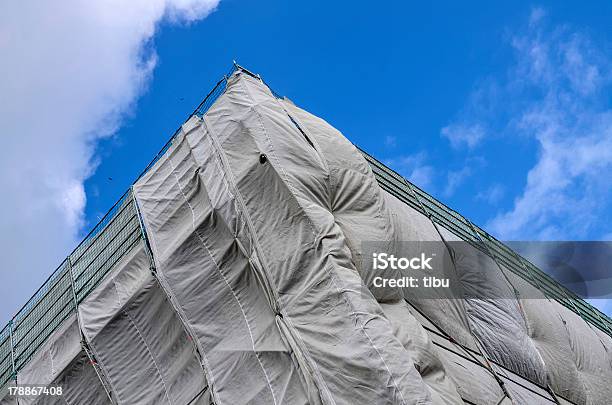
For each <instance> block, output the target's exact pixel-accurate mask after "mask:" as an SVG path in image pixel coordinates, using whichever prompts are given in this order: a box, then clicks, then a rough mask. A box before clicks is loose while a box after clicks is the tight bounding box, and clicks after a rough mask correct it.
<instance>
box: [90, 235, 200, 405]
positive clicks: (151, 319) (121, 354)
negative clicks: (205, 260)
mask: <svg viewBox="0 0 612 405" xmlns="http://www.w3.org/2000/svg"><path fill="white" fill-rule="evenodd" d="M79 313H80V315H81V321H82V324H83V330H84V333H85V337H86V338H87V341H88V343H89V346H90V347H91V350H92V352H93V353H94V355H95V357H96V360H97V361H98V363H99V365H100V367H101V368H102V370H103V371H104V374H105V376H106V377H107V378H108V382H109V385H110V387H112V391H113V394H114V399H115V400H116V402H117V403H119V404H168V405H173V404H187V403H189V401H192V400H194V402H192V403H195V404H200V403H202V402H198V401H196V400H197V399H198V398H199V397H198V393H200V392H201V391H202V390H204V389H205V388H206V387H207V384H206V379H205V377H204V372H203V370H202V367H201V365H200V363H199V361H198V359H197V356H196V353H195V348H194V345H193V343H192V342H191V340H190V339H189V337H188V335H187V333H186V332H185V329H184V327H183V324H182V322H181V321H180V319H179V318H178V316H177V315H176V312H175V311H174V309H173V308H172V306H171V305H170V303H169V301H168V299H167V298H166V295H165V294H164V292H163V290H162V289H161V288H160V286H159V284H158V283H157V281H156V280H155V279H154V278H153V276H152V273H151V270H150V260H149V258H148V256H147V254H146V253H145V250H144V247H143V245H142V244H139V245H138V246H137V247H136V248H134V249H133V250H132V251H131V252H130V253H129V254H128V255H126V256H125V257H124V258H123V259H122V261H121V263H119V265H118V266H116V267H115V269H114V270H113V271H112V272H111V273H110V274H109V275H107V277H106V278H105V279H104V281H103V282H102V283H101V284H100V285H99V286H98V287H97V288H96V289H95V290H94V291H93V292H92V293H91V294H90V295H89V296H88V297H87V299H86V300H85V301H84V302H82V303H81V305H80V306H79ZM143 387H146V389H143Z"/></svg>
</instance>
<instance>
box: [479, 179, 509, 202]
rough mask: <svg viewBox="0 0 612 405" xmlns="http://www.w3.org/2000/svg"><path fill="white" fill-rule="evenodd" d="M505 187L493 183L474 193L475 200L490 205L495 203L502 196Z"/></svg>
mask: <svg viewBox="0 0 612 405" xmlns="http://www.w3.org/2000/svg"><path fill="white" fill-rule="evenodd" d="M505 193H506V189H505V187H504V186H503V185H501V184H493V185H492V186H491V187H489V188H488V189H486V190H484V191H480V192H478V193H477V194H476V199H477V200H482V201H485V202H487V203H489V204H491V205H496V204H497V203H498V202H500V201H501V199H502V198H503V197H504V194H505Z"/></svg>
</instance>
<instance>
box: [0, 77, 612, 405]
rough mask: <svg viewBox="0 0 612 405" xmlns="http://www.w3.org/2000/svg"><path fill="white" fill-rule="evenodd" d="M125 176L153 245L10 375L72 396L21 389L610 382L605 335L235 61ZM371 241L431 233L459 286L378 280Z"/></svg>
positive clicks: (325, 390)
mask: <svg viewBox="0 0 612 405" xmlns="http://www.w3.org/2000/svg"><path fill="white" fill-rule="evenodd" d="M379 170H380V169H379ZM398 178H400V177H398ZM400 179H401V178H400ZM405 185H406V190H404V191H406V192H408V191H409V185H408V183H405ZM133 192H134V197H135V202H136V203H137V206H138V211H139V215H140V218H141V220H142V222H143V235H144V236H146V241H143V242H142V243H139V244H138V245H137V246H136V247H134V248H133V249H132V250H131V251H130V252H129V253H128V254H126V255H124V257H123V258H122V259H121V260H120V261H119V262H118V263H116V264H115V265H114V266H113V269H112V270H111V271H110V272H109V273H108V274H107V275H106V276H105V277H104V278H103V280H102V281H101V282H100V284H99V285H98V286H97V287H96V288H95V289H94V290H93V291H92V292H91V293H90V294H89V295H88V296H87V297H86V298H85V300H84V301H83V302H82V303H81V304H80V305H79V308H78V315H79V317H78V319H77V317H75V316H72V317H70V318H68V319H67V320H66V321H65V322H64V323H63V324H62V325H61V326H60V327H59V328H58V329H57V330H56V331H55V332H54V333H53V334H52V335H51V336H50V337H49V338H48V339H47V341H46V342H45V343H44V344H43V346H42V347H41V348H40V349H39V350H38V352H37V353H36V354H35V355H34V357H33V358H32V360H31V361H30V362H29V363H28V364H27V365H26V366H25V367H24V368H23V369H22V370H21V371H20V372H19V374H18V376H17V378H18V381H19V383H20V384H27V383H32V384H36V385H41V384H42V385H47V386H49V385H60V386H62V387H63V389H64V397H62V398H51V397H44V398H43V397H41V398H38V399H23V400H21V399H20V402H19V403H24V404H26V403H27V404H30V403H35V404H56V403H57V404H60V403H62V404H65V403H69V404H106V403H109V399H108V397H107V394H106V392H105V390H104V385H103V383H104V384H105V385H106V386H107V387H108V389H109V390H110V391H111V396H112V398H113V400H114V401H115V402H116V403H119V404H172V405H183V404H187V403H191V404H199V405H210V404H212V403H215V404H217V405H222V404H229V405H234V404H266V405H267V404H274V405H280V404H292V405H293V404H297V405H300V404H314V405H317V404H339V405H340V404H347V405H348V404H401V405H404V404H436V405H438V404H440V405H441V404H461V403H474V404H479V405H481V404H482V405H498V404H506V405H508V404H514V405H532V404H543V405H547V404H554V403H555V401H558V402H559V403H561V404H563V405H566V404H579V405H587V404H589V405H591V404H593V405H594V404H605V403H608V402H609V399H610V398H612V391H611V390H612V388H611V387H612V384H610V382H611V381H612V355H611V353H612V338H610V336H609V335H607V334H606V333H604V332H602V331H601V330H598V329H597V328H595V327H594V326H592V325H590V324H588V323H586V322H585V321H584V320H583V319H581V318H580V317H579V316H578V315H576V313H575V312H573V311H571V310H569V309H568V308H566V307H564V306H562V305H561V304H560V303H558V302H556V301H551V300H548V299H547V298H546V297H545V296H544V295H542V294H541V293H539V292H538V291H537V288H536V287H537V286H536V287H534V285H533V283H531V282H530V281H529V280H524V279H522V278H519V277H518V276H516V275H515V274H513V273H511V272H509V271H508V270H507V269H506V268H504V267H503V266H501V265H499V264H498V263H496V262H495V260H494V259H492V258H491V257H489V256H488V255H486V254H485V253H484V252H481V251H479V250H476V249H473V248H470V247H469V246H468V245H466V248H460V247H459V248H458V247H456V245H453V244H449V243H446V244H445V243H443V242H452V241H456V240H459V238H458V237H457V236H456V235H455V234H453V233H452V232H451V231H449V230H447V229H445V228H444V227H442V226H440V225H437V224H434V223H433V222H432V221H431V220H430V219H429V218H428V217H426V216H424V215H423V214H421V213H420V212H418V211H417V210H415V209H414V208H412V207H411V206H410V205H408V204H405V203H404V202H402V201H401V200H400V199H398V198H396V197H395V196H394V195H391V194H390V193H388V192H387V191H383V190H382V188H380V187H379V185H378V184H377V177H376V175H375V172H374V171H373V169H372V167H371V166H370V164H369V163H368V162H367V161H366V160H365V159H364V158H363V156H362V155H361V153H360V152H359V151H358V150H357V149H356V148H355V147H354V146H353V145H352V144H351V143H350V142H349V141H348V140H347V139H346V138H344V136H343V135H342V134H341V133H340V132H338V131H337V130H336V129H334V128H333V127H332V126H330V125H329V124H328V123H327V122H325V121H324V120H322V119H320V118H318V117H315V116H313V115H312V114H310V113H308V112H306V111H304V110H302V109H301V108H299V107H297V106H295V105H294V104H293V103H291V102H290V101H288V100H286V99H285V100H279V99H277V98H276V97H274V96H273V95H272V93H271V91H270V90H269V89H268V87H267V86H266V85H265V84H264V83H263V82H262V81H261V80H260V79H259V78H256V77H253V76H251V75H249V74H246V73H245V72H242V71H240V70H238V72H236V73H234V74H233V75H232V76H231V77H230V78H229V79H228V82H227V87H226V89H225V91H224V93H223V94H222V95H221V96H220V97H219V98H218V99H217V100H216V101H215V103H214V104H213V105H212V107H211V108H210V109H209V110H208V112H207V113H206V114H205V115H204V116H203V117H198V116H193V117H192V118H190V119H189V120H188V121H187V122H185V124H184V125H183V126H182V128H181V130H180V131H179V133H178V135H177V136H176V137H175V138H174V139H173V142H172V144H171V145H170V146H169V147H168V149H167V150H166V151H165V152H164V154H163V155H162V156H161V157H160V158H159V159H158V160H157V161H156V163H155V164H154V165H153V166H152V167H151V169H150V170H149V171H148V172H147V173H146V174H145V175H144V176H142V177H141V178H140V179H139V180H138V181H137V182H136V184H135V185H134V188H133ZM372 241H376V242H377V243H379V244H380V246H381V247H382V248H383V249H384V250H385V251H388V252H389V253H396V254H397V253H399V252H400V246H401V242H406V241H412V242H415V243H414V246H415V247H414V248H415V249H416V250H418V248H419V246H420V245H419V243H425V242H431V241H434V242H440V246H441V250H440V252H438V253H439V254H440V255H443V256H444V257H445V258H447V259H448V260H449V261H451V262H452V264H453V266H451V267H452V268H451V269H434V270H433V271H438V272H439V273H436V274H435V275H436V276H439V277H445V278H449V279H451V280H452V282H453V283H457V284H459V285H461V287H462V291H463V292H464V294H465V296H464V297H457V296H453V295H452V294H451V293H450V292H449V293H445V292H443V291H442V290H437V294H438V295H437V296H435V297H431V296H421V294H420V292H419V291H418V290H417V291H412V292H407V290H404V289H399V288H390V287H385V288H375V287H374V285H373V276H374V274H372V273H371V272H369V271H368V270H367V267H366V266H364V260H365V259H366V258H365V257H364V255H365V253H364V252H365V249H364V244H365V243H368V242H372ZM423 246H424V245H423ZM416 273H417V275H421V274H420V273H418V271H417V272H416ZM428 274H430V275H431V272H428ZM538 294H540V295H539V296H540V298H539V299H534V298H533V297H538ZM526 297H529V298H526ZM79 326H80V328H81V329H79ZM81 334H82V335H83V337H84V339H85V342H86V345H87V347H89V348H91V351H92V353H93V355H94V356H95V358H96V361H97V364H96V365H97V367H98V369H99V371H100V374H99V375H98V374H96V368H94V367H93V365H92V364H91V362H90V361H89V359H88V357H87V355H86V353H85V352H84V351H83V347H82V344H81ZM487 360H490V361H487ZM492 370H493V371H494V373H493V371H492ZM496 377H497V378H499V379H500V380H497V379H496ZM500 381H501V382H500ZM502 387H503V388H502ZM549 387H550V389H552V391H554V392H555V393H556V399H553V397H552V395H551V394H550V392H549ZM504 389H505V390H506V392H507V395H506V393H504ZM3 394H4V393H3ZM190 401H191V402H190ZM13 403H15V398H10V397H9V396H5V397H4V398H2V399H0V404H13Z"/></svg>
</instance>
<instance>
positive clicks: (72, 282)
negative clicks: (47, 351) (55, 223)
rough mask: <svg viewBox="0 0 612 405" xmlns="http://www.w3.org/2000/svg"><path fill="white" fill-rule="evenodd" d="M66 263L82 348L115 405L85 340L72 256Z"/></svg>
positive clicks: (109, 398)
mask: <svg viewBox="0 0 612 405" xmlns="http://www.w3.org/2000/svg"><path fill="white" fill-rule="evenodd" d="M66 262H67V265H68V272H69V275H70V286H71V289H72V300H73V304H74V312H75V316H76V320H77V325H78V327H79V334H80V335H81V347H82V348H83V351H84V352H85V354H86V355H87V359H88V360H89V363H90V364H91V366H92V367H93V369H94V371H95V372H96V376H97V377H98V380H99V381H100V384H102V387H103V388H104V391H105V392H106V396H107V397H108V400H109V401H110V403H111V404H114V403H115V401H113V397H112V395H111V392H110V390H109V388H108V387H107V386H106V382H105V381H104V378H103V377H102V374H101V373H100V370H99V369H98V363H97V362H96V360H95V358H94V356H93V353H92V352H91V350H90V349H89V345H88V344H87V340H86V339H85V334H84V333H83V325H82V323H81V322H82V321H81V316H80V314H79V301H78V298H77V292H76V282H75V277H74V273H73V271H72V260H70V256H68V258H67V259H66Z"/></svg>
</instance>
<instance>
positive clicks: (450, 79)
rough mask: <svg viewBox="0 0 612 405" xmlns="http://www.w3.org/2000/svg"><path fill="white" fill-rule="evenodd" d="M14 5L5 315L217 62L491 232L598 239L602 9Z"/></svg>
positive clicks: (236, 1) (159, 140)
mask: <svg viewBox="0 0 612 405" xmlns="http://www.w3.org/2000/svg"><path fill="white" fill-rule="evenodd" d="M3 7H10V6H3ZM15 7H17V6H15ZM18 7H32V8H31V9H30V10H29V12H27V13H23V12H21V13H20V15H26V16H27V17H24V18H28V19H29V21H18V22H15V23H14V24H13V23H12V21H10V20H7V19H6V17H5V18H4V20H3V19H2V17H0V22H2V23H3V24H0V26H3V25H4V27H8V28H3V29H0V49H2V50H3V54H5V55H7V56H11V57H10V58H7V60H10V61H11V62H9V63H7V66H5V67H4V68H0V73H2V76H3V77H5V79H4V81H5V82H4V83H0V86H2V87H0V90H1V89H4V90H5V92H6V93H8V94H9V96H11V97H10V99H11V100H13V101H12V103H10V104H9V103H7V102H6V99H5V101H4V102H2V104H1V105H3V107H5V108H3V109H4V110H5V113H6V117H9V118H11V117H19V118H20V120H19V121H17V120H16V119H14V122H15V123H14V124H13V125H11V122H10V120H7V122H8V124H5V127H4V128H1V124H0V129H3V132H5V133H12V132H17V131H19V132H20V133H26V135H25V136H21V137H15V139H16V140H15V141H14V143H13V144H11V145H9V146H7V148H8V153H7V154H8V155H11V156H24V155H26V156H29V159H28V160H29V161H30V164H29V165H27V166H28V167H27V168H26V169H27V170H25V169H24V170H17V169H16V168H15V167H14V166H10V164H11V162H12V160H11V162H9V160H7V163H6V167H2V168H3V170H4V171H5V173H6V172H8V171H10V172H11V173H13V174H12V175H11V176H5V178H3V179H0V181H2V186H3V187H5V189H6V188H7V187H8V190H9V191H11V192H10V193H8V194H11V195H14V196H15V197H14V200H13V201H12V202H11V201H8V202H7V203H6V204H8V205H7V206H5V209H4V210H3V211H4V212H5V214H4V215H5V216H6V217H5V218H2V221H0V226H1V228H0V238H2V242H3V243H4V244H5V246H8V245H9V244H10V243H13V245H14V248H11V249H7V252H8V253H7V257H8V258H7V259H6V260H7V263H8V265H7V267H6V268H5V269H3V270H2V277H3V279H5V280H7V281H8V283H7V285H9V284H10V285H12V286H13V287H12V288H8V287H7V288H6V291H5V290H2V291H1V292H2V294H3V295H4V296H5V297H7V298H5V302H4V305H3V308H4V306H5V307H6V308H7V309H6V312H7V314H6V318H8V317H9V316H10V314H11V312H13V311H14V310H16V309H17V308H18V306H19V305H18V304H20V303H23V302H25V300H26V299H27V297H29V295H30V294H31V292H33V291H34V290H35V289H36V288H37V287H38V285H40V283H41V282H42V281H43V280H44V279H45V278H46V276H47V275H48V274H49V273H50V272H51V271H52V270H53V268H54V267H55V266H56V265H57V264H59V262H60V261H61V259H62V258H63V257H65V256H66V255H67V254H68V253H69V252H70V250H71V249H72V248H73V247H74V246H75V244H76V243H77V241H78V240H79V239H80V238H81V237H82V236H83V235H84V234H86V233H87V232H88V230H89V229H91V227H92V226H93V225H94V224H95V223H96V222H97V221H98V218H99V217H100V216H101V215H103V214H104V212H106V210H107V209H108V208H109V207H110V206H111V205H112V204H113V203H114V202H115V201H116V200H117V199H118V198H119V196H121V194H122V193H123V192H124V191H125V190H126V189H127V188H128V187H129V185H130V184H131V182H132V181H133V180H134V179H135V178H136V176H137V175H138V173H139V172H140V171H141V169H142V168H144V167H145V166H146V164H147V163H148V161H149V160H150V159H151V158H152V157H153V156H154V155H155V154H156V153H157V151H158V150H159V148H160V147H161V146H162V145H163V144H164V143H165V141H166V140H167V139H168V137H169V136H170V135H171V134H172V133H173V132H174V130H175V129H176V128H177V127H178V126H179V125H180V124H181V123H182V122H183V121H184V120H185V119H186V118H187V116H188V114H189V113H190V112H191V111H192V110H193V108H194V107H195V106H196V105H197V104H198V103H199V101H200V100H201V99H202V98H203V97H204V95H205V94H206V93H207V92H208V91H209V90H210V88H211V87H212V86H213V85H214V83H215V82H216V81H217V80H218V79H219V77H220V76H221V75H222V74H223V73H224V72H226V71H227V70H228V68H229V67H230V65H231V62H232V60H234V59H235V60H237V61H238V62H239V63H240V64H242V65H244V66H246V67H248V68H249V69H251V70H253V71H255V72H258V73H260V74H261V75H262V76H263V77H264V78H265V80H266V81H267V82H268V83H269V84H270V85H271V86H272V87H273V88H274V89H275V90H276V91H277V92H278V93H280V94H283V95H286V96H287V97H289V98H290V99H292V100H293V101H294V102H295V103H296V104H298V105H300V106H301V107H303V108H305V109H307V110H309V111H311V112H313V113H314V114H317V115H319V116H321V117H323V118H325V119H326V120H328V121H329V122H330V123H331V124H332V125H334V126H336V127H337V128H338V129H340V130H341V131H342V132H343V133H344V134H345V136H347V137H348V138H349V139H350V140H351V141H352V142H354V143H356V144H357V145H359V146H361V147H362V148H364V149H366V150H367V151H369V152H370V153H372V154H373V155H375V156H376V157H378V158H379V159H381V160H383V161H385V162H386V163H387V164H389V165H390V166H391V167H393V168H395V169H396V170H398V171H399V172H401V173H402V174H404V175H405V176H407V177H408V178H410V179H411V180H413V181H414V182H415V183H417V184H419V185H420V186H422V187H423V188H424V189H425V190H427V191H429V192H430V193H432V194H433V195H435V196H436V197H438V198H439V199H441V200H442V201H443V202H445V203H447V204H448V205H450V206H451V207H453V208H455V209H457V210H458V211H459V212H461V213H463V214H464V215H466V216H467V217H469V218H470V219H472V220H473V221H474V222H475V223H478V224H479V225H481V226H483V227H485V229H487V230H489V231H490V232H491V233H493V234H494V235H496V236H498V237H500V238H502V239H514V240H516V239H519V240H520V239H523V240H529V239H612V226H610V225H609V224H610V223H611V221H610V220H611V219H612V218H611V217H612V215H611V214H612V203H611V198H610V197H611V196H612V181H611V180H610V179H611V178H612V129H611V128H612V98H611V97H610V94H612V93H611V92H610V85H611V80H612V74H611V72H612V70H611V69H610V66H611V63H612V60H611V56H610V55H612V52H610V51H611V50H612V48H611V43H610V39H611V38H612V25H611V24H610V18H611V17H612V3H610V2H588V3H585V2H564V3H563V4H561V3H560V2H539V3H532V2H516V1H515V2H470V3H465V2H463V3H460V4H459V3H457V4H454V3H444V2H436V3H435V4H427V5H424V4H408V2H395V3H390V4H387V3H385V4H382V3H380V4H379V3H372V2H329V1H326V2H322V1H308V2H294V1H291V2H287V1H266V2H261V1H257V2H255V1H240V0H221V1H220V2H219V3H218V4H217V1H216V0H202V1H200V0H189V1H184V2H181V1H173V0H155V1H150V2H134V3H133V4H130V6H125V5H124V6H122V8H121V9H120V11H113V10H111V9H108V10H107V9H103V7H102V6H99V7H98V9H95V7H94V10H91V9H88V8H87V7H91V6H89V5H88V6H83V5H82V4H80V5H78V6H77V5H74V7H73V8H68V6H63V7H67V8H66V10H64V9H56V10H53V12H54V13H56V15H57V16H58V17H56V20H55V21H50V22H49V21H48V20H47V19H46V18H45V17H44V14H43V11H44V10H42V11H40V15H39V14H37V13H39V11H38V10H39V8H33V7H34V6H31V5H29V3H28V2H24V5H19V6H18ZM215 7H216V8H215ZM115 8H117V7H115ZM117 10H119V8H117ZM4 11H5V12H3V13H0V15H2V14H4V15H5V16H6V15H9V14H13V15H14V14H15V13H14V12H13V13H9V11H11V10H4ZM13 11H14V10H13ZM20 11H24V10H20ZM26 11H27V10H26ZM92 15H93V16H97V15H101V16H103V17H100V18H99V19H98V18H94V19H92V20H91V21H90V20H88V18H91V16H92ZM83 21H85V22H83ZM41 22H42V24H41ZM45 24H49V25H45ZM79 24H80V25H79ZM60 25H61V26H62V27H72V29H73V30H74V31H70V29H69V28H66V29H65V30H60V29H58V28H57V27H58V26H60ZM26 26H29V27H32V26H36V27H37V28H36V29H35V30H34V32H30V31H28V32H27V35H26V31H24V30H23V27H26ZM41 27H42V28H41ZM36 30H39V31H40V32H37V31H36ZM37 35H38V37H37ZM34 40H36V41H34ZM29 41H31V42H29ZM32 47H33V48H34V49H32ZM36 47H40V49H39V51H37V50H36ZM24 49H31V50H32V52H29V53H24V51H23V50H24ZM37 66H38V67H39V66H45V67H46V68H45V69H43V70H40V68H35V67H37ZM7 77H8V78H11V79H10V80H8V79H6V78H7ZM15 78H17V79H15ZM20 78H21V79H23V82H22V83H21V82H19V79H20ZM20 83H21V84H20ZM18 86H20V87H18ZM7 99H9V98H8V97H7ZM66 105H68V106H71V107H70V108H64V107H63V106H66ZM33 106H34V107H33ZM58 106H62V107H61V108H60V107H58ZM31 116H35V117H37V119H36V120H35V121H37V122H38V124H37V126H34V125H33V124H25V127H24V124H23V122H25V121H28V119H27V118H26V117H31ZM1 117H2V116H1V115H0V118H1ZM43 124H44V125H43ZM60 124H61V125H60ZM28 131H29V132H28ZM28 133H29V134H30V136H28ZM37 151H38V152H37ZM20 162H21V161H20ZM31 162H35V164H34V163H31ZM20 164H22V163H20ZM41 172H42V173H54V174H53V175H46V174H45V176H43V177H45V179H44V181H41V182H40V184H38V183H37V184H38V185H36V184H35V185H32V186H31V185H28V187H30V188H28V189H27V190H25V191H24V190H23V184H25V183H26V182H28V181H29V179H31V178H33V177H35V176H36V175H37V174H38V173H41ZM29 183H31V181H29ZM37 196H45V197H44V198H37ZM47 196H48V198H46V197H47ZM11 198H13V197H11ZM34 200H36V204H32V203H31V201H34ZM11 204H12V205H11ZM7 211H8V212H13V213H16V214H11V215H10V216H9V215H7V214H6V212H7ZM49 218H52V219H53V220H50V219H49ZM34 225H36V227H37V228H38V229H41V230H42V231H40V232H35V233H34V232H27V231H24V230H23V229H26V228H28V229H29V228H33V227H34ZM24 246H25V247H27V248H28V249H29V251H32V250H35V251H39V252H40V254H37V255H35V256H34V257H32V255H27V254H26V253H25V252H27V251H28V250H27V249H25V248H23V247H24ZM9 269H11V270H9ZM24 280H25V281H24ZM3 311H4V309H3Z"/></svg>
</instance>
